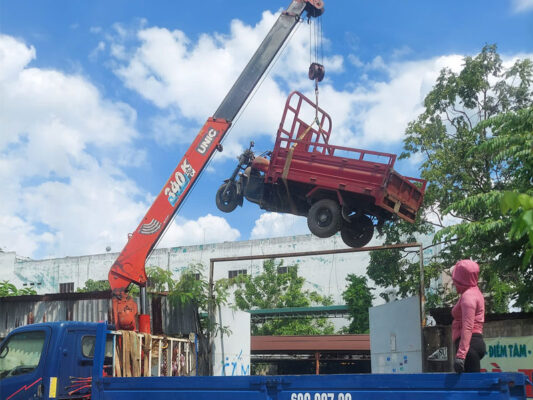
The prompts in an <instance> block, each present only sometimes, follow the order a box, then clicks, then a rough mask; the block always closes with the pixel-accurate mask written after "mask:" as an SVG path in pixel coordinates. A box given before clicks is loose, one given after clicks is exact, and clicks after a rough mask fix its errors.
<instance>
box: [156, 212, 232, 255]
mask: <svg viewBox="0 0 533 400" xmlns="http://www.w3.org/2000/svg"><path fill="white" fill-rule="evenodd" d="M240 235H241V234H240V232H239V231H238V230H237V229H234V228H232V227H231V226H230V225H229V223H228V221H226V219H225V218H222V217H217V216H214V215H211V214H207V215H205V216H203V217H200V218H198V219H197V220H195V221H193V220H187V219H185V218H183V217H180V216H178V217H177V218H176V219H175V220H174V221H173V222H172V223H171V225H170V226H169V227H168V230H167V231H166V232H165V234H164V235H163V238H162V239H161V241H160V242H159V243H158V245H157V247H159V248H164V247H173V246H176V245H177V244H179V245H180V246H189V245H195V244H206V243H220V242H232V241H235V240H237V239H238V238H239V237H240Z"/></svg>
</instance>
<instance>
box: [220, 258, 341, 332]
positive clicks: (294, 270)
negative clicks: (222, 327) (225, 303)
mask: <svg viewBox="0 0 533 400" xmlns="http://www.w3.org/2000/svg"><path fill="white" fill-rule="evenodd" d="M281 270H283V272H280V271H281ZM304 283H305V279H304V278H302V277H299V276H298V266H297V265H290V266H288V267H287V268H286V269H285V268H284V267H283V261H281V262H279V263H276V262H275V261H274V260H266V261H265V262H264V263H263V272H262V273H261V274H259V275H256V276H253V277H252V276H250V275H239V276H237V277H236V278H234V280H233V282H230V284H233V285H235V286H236V287H237V289H236V290H235V293H234V295H235V303H236V306H237V307H238V308H239V309H241V310H252V309H272V308H288V307H309V306H313V305H324V306H327V305H331V304H332V300H331V298H329V297H325V296H321V295H320V294H318V293H317V292H315V291H310V290H304V289H303V285H304ZM333 331H334V328H333V325H332V324H331V323H330V322H329V321H328V320H327V318H277V319H272V320H267V321H265V322H262V323H252V335H320V334H331V333H333Z"/></svg>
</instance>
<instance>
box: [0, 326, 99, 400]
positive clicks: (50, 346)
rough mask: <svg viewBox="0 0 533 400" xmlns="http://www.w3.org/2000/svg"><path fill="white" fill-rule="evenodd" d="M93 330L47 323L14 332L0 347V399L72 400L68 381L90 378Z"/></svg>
mask: <svg viewBox="0 0 533 400" xmlns="http://www.w3.org/2000/svg"><path fill="white" fill-rule="evenodd" d="M97 327H98V324H97V323H88V322H48V323H41V324H35V325H27V326H24V327H21V328H18V329H15V330H14V331H13V332H11V333H10V334H9V335H8V336H7V337H6V339H5V340H4V341H3V342H2V344H1V345H0V398H1V399H6V400H7V399H9V400H17V399H30V398H31V399H48V398H58V399H60V398H73V397H69V395H68V392H69V386H71V383H70V382H71V377H80V378H81V377H84V378H87V377H90V376H91V375H92V368H93V363H94V349H95V343H96V331H97Z"/></svg>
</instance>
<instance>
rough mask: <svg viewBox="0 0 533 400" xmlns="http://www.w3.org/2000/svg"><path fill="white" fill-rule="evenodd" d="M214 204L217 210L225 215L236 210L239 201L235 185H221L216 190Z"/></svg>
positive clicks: (229, 183)
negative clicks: (215, 203)
mask: <svg viewBox="0 0 533 400" xmlns="http://www.w3.org/2000/svg"><path fill="white" fill-rule="evenodd" d="M226 187H227V190H226ZM224 191H225V193H224ZM216 202H217V208H218V209H219V210H220V211H222V212H225V213H230V212H232V211H233V210H235V208H237V205H238V204H239V199H238V196H237V185H235V182H233V181H230V182H227V183H223V184H222V185H221V186H220V187H219V188H218V190H217V196H216Z"/></svg>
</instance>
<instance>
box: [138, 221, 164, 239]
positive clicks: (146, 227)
mask: <svg viewBox="0 0 533 400" xmlns="http://www.w3.org/2000/svg"><path fill="white" fill-rule="evenodd" d="M159 229H161V222H159V221H158V220H157V219H155V218H154V219H152V221H151V222H150V223H149V224H142V225H141V228H140V229H139V233H140V234H141V235H153V234H154V233H156V232H157V231H159Z"/></svg>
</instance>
